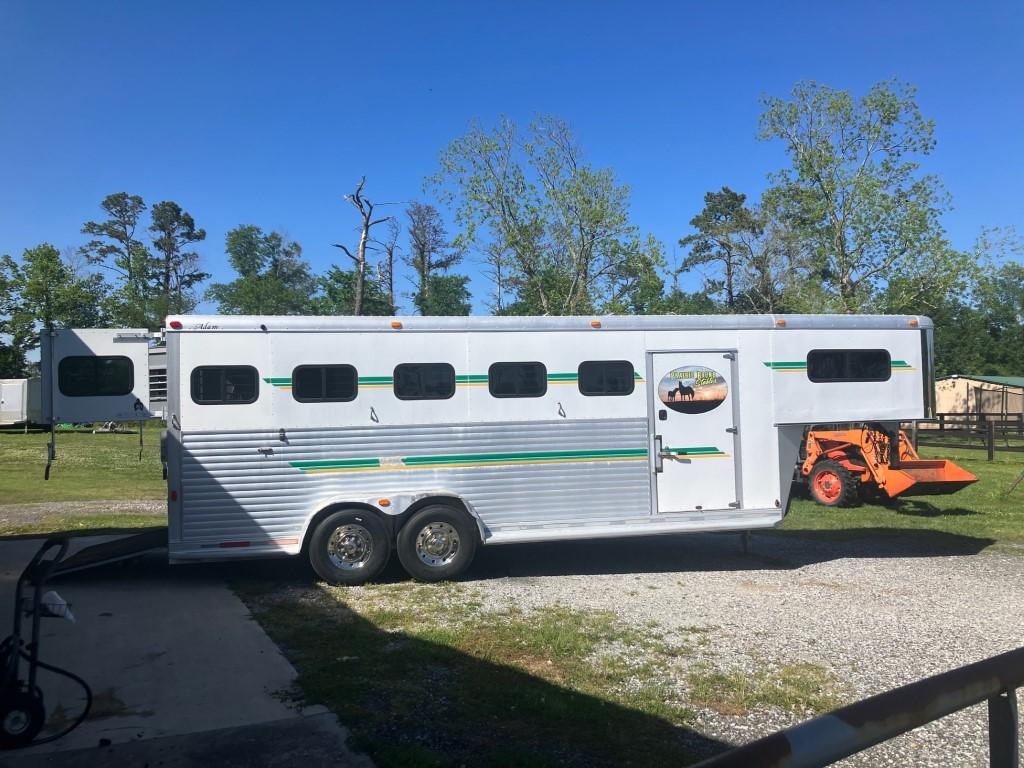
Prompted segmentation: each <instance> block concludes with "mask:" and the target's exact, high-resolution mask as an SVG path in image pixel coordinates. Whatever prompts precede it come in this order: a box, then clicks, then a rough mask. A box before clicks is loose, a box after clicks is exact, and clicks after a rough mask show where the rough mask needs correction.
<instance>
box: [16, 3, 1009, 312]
mask: <svg viewBox="0 0 1024 768" xmlns="http://www.w3.org/2000/svg"><path fill="white" fill-rule="evenodd" d="M893 76H896V77H899V78H901V79H904V80H906V81H909V82H911V83H914V84H916V85H917V86H918V88H919V93H918V96H919V102H920V105H921V107H922V110H923V111H924V113H925V114H926V115H927V116H928V117H931V118H933V119H934V120H935V121H936V124H937V131H936V135H937V139H938V146H937V148H936V151H935V153H934V154H933V155H932V156H931V157H930V158H928V159H927V161H926V169H927V170H928V171H930V172H933V173H935V174H937V175H938V176H939V177H941V179H942V180H943V182H944V183H945V184H946V186H947V188H948V190H949V192H950V193H951V195H952V199H953V205H954V209H953V211H952V212H950V213H949V214H948V215H947V216H946V218H945V224H946V226H947V228H948V231H949V234H950V237H951V238H952V240H953V242H954V244H955V245H957V246H959V247H965V248H966V247H968V246H969V245H970V244H971V243H972V241H973V240H974V238H975V236H976V235H977V233H978V231H979V230H980V229H981V227H983V226H992V225H1015V226H1017V228H1018V229H1019V230H1021V231H1024V197H1022V195H1021V190H1020V186H1021V181H1022V179H1024V152H1022V150H1024V3H1021V2H1020V0H1013V1H1012V2H1011V1H1007V2H993V3H986V2H979V3H963V2H945V1H940V2H906V3H900V2H862V3H823V2H801V3H798V2H791V3H785V2H783V3H764V2H758V3H750V4H748V5H743V4H739V3H716V2H701V3H697V2H672V3H647V4H641V3H626V2H564V3H555V2H517V3H502V4H498V3H481V2H451V3H443V2H433V3H426V2H421V3H411V2H410V3H397V2H396V3H379V4H373V3H368V4H362V3H361V4H354V3H326V2H325V3H310V2H291V3H260V2H244V3H243V2H237V3H229V2H222V3H209V2H174V3H129V2H123V3H113V2H102V1H100V0H95V1H94V2H88V3H48V4H44V3H36V2H29V1H25V2H14V1H13V0H8V2H5V3H3V4H2V5H0V109H2V113H0V180H2V183H0V253H10V254H12V255H19V254H20V253H21V252H22V250H23V249H24V248H26V247H30V246H33V245H36V244H38V243H40V242H52V243H53V244H54V245H57V246H58V247H61V248H63V247H66V246H75V245H78V244H80V243H81V242H83V240H84V238H83V237H82V236H81V235H80V234H79V229H80V227H81V224H82V222H83V221H85V220H87V219H90V218H97V217H98V216H99V213H100V212H99V209H98V203H99V201H100V200H101V199H102V198H103V197H104V196H105V195H107V194H109V193H112V192H116V191H128V192H132V193H135V194H140V195H142V196H143V197H144V198H145V200H146V201H147V202H149V203H153V202H157V201H159V200H165V199H171V200H176V201H178V202H179V203H181V204H182V205H183V206H184V207H185V208H186V210H188V211H190V212H191V213H192V214H193V215H194V216H195V218H196V220H197V222H198V223H199V224H200V225H201V226H203V227H205V228H206V230H207V232H208V239H207V240H206V242H204V243H202V244H201V247H200V250H201V252H202V255H203V259H204V264H205V266H206V268H207V269H208V270H209V271H212V272H213V273H214V274H215V277H216V278H218V279H224V278H228V277H229V274H228V272H227V271H226V260H225V258H224V254H223V242H224V234H225V232H226V231H227V230H229V229H231V228H232V227H234V226H237V225H238V224H242V223H252V224H258V225H260V226H262V227H264V228H266V229H278V230H280V231H283V232H286V233H287V234H288V235H289V236H290V237H292V238H294V239H296V240H298V241H299V242H300V243H301V244H302V246H303V248H304V252H305V256H306V257H307V258H308V259H309V260H310V262H312V264H313V265H314V266H315V267H316V268H318V269H322V268H323V267H325V266H326V265H327V264H329V263H330V262H332V261H336V260H338V256H339V253H338V251H337V250H336V249H334V248H331V247H330V243H332V242H338V241H339V240H342V241H345V242H351V241H352V240H353V239H354V235H353V231H352V229H353V226H354V219H353V216H352V211H351V209H349V208H348V207H347V206H346V204H345V203H343V201H342V199H341V198H342V195H343V194H344V193H345V192H347V191H349V190H351V188H352V187H353V185H354V183H355V181H356V180H357V179H358V178H359V177H360V176H361V175H364V174H365V175H366V176H367V178H368V186H367V192H368V194H370V195H371V196H373V197H375V198H377V199H380V200H409V199H413V198H418V199H425V196H424V193H423V190H422V183H423V178H424V177H425V176H426V175H427V174H430V173H432V172H433V171H435V170H436V168H437V156H438V153H439V152H440V150H441V149H442V148H443V147H444V146H445V145H446V144H447V143H448V142H449V141H450V140H451V139H453V138H454V137H456V136H458V135H460V134H461V133H463V132H464V131H465V129H466V127H467V124H468V123H469V121H470V120H472V119H474V118H478V119H480V120H482V121H485V122H490V121H493V120H494V119H495V118H496V117H497V116H498V115H500V114H506V115H508V116H510V117H512V118H515V119H519V120H523V121H527V120H529V118H530V117H531V116H532V115H534V114H536V113H553V114H557V115H559V116H561V117H563V118H565V119H566V120H568V121H569V122H570V123H571V124H572V125H573V127H574V128H575V129H576V131H577V133H578V135H579V137H580V139H581V141H582V144H583V146H584V147H585V149H586V152H587V155H588V157H589V159H590V160H591V161H592V162H593V163H595V164H596V165H600V166H612V167H613V168H614V169H615V170H616V172H617V174H618V176H619V178H620V179H621V180H622V181H624V182H626V183H628V184H630V185H631V186H632V188H633V197H632V213H633V218H634V220H635V222H636V223H637V224H638V225H639V226H640V227H641V228H642V229H643V230H645V231H649V232H653V233H654V234H655V235H656V236H657V237H659V238H660V239H661V240H662V241H663V242H665V243H666V246H667V247H668V252H669V254H671V253H672V245H673V244H674V243H675V242H676V240H677V239H678V238H679V236H680V235H681V234H684V232H685V231H686V223H687V221H688V220H689V219H690V218H691V217H692V216H693V215H694V214H695V213H696V212H697V211H698V210H699V209H700V208H701V205H702V198H703V195H704V193H705V192H706V191H708V190H709V189H717V188H718V187H720V186H722V185H723V184H726V185H729V186H731V187H733V188H734V189H737V190H739V191H743V192H747V193H749V194H751V195H752V196H756V195H757V194H758V193H759V192H760V191H761V190H762V189H763V188H764V186H765V176H766V174H767V173H768V172H769V171H771V170H774V169H776V168H778V167H780V166H781V165H783V164H784V162H785V161H784V157H783V155H782V152H781V149H780V147H778V146H777V145H772V144H766V143H763V142H759V141H757V140H756V139H755V133H756V129H757V117H758V114H759V111H760V107H759V104H758V98H759V96H761V95H762V94H772V95H784V94H786V93H787V92H788V91H789V89H790V88H791V87H792V85H793V83H794V82H796V81H797V80H800V79H815V80H818V81H821V82H824V83H827V84H829V85H831V86H833V87H837V88H844V89H849V90H851V91H853V92H854V93H857V94H860V93H863V92H864V91H865V90H866V89H867V88H868V87H869V86H870V85H871V84H872V83H874V82H876V81H878V80H881V79H885V78H889V77H893ZM465 269H466V271H468V272H469V273H471V274H475V273H477V272H478V268H477V267H476V266H475V265H473V264H470V265H468V266H467V267H466V268H465ZM400 288H401V289H402V290H403V291H408V290H409V289H410V288H411V286H410V285H409V284H405V285H402V286H400ZM486 288H487V285H486V283H485V282H484V281H483V280H482V279H480V278H478V279H477V280H476V281H475V283H474V290H475V294H476V298H477V299H478V300H479V299H481V298H482V297H483V294H484V292H485V291H486ZM478 306H479V307H480V310H481V311H482V304H480V303H479V301H478ZM206 308H209V306H207V307H206Z"/></svg>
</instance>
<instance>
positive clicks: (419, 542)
mask: <svg viewBox="0 0 1024 768" xmlns="http://www.w3.org/2000/svg"><path fill="white" fill-rule="evenodd" d="M459 544H460V542H459V532H458V531H456V530H455V528H454V527H453V526H451V525H449V524H448V523H430V524H428V525H425V526H423V528H422V529H421V530H420V532H419V533H418V534H417V535H416V555H417V556H418V557H419V559H420V560H422V561H423V562H424V563H425V564H426V565H430V566H433V567H435V568H436V567H439V566H443V565H448V564H449V563H450V562H451V561H452V560H454V559H455V557H456V555H458V554H459Z"/></svg>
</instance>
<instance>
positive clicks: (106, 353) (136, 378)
mask: <svg viewBox="0 0 1024 768" xmlns="http://www.w3.org/2000/svg"><path fill="white" fill-rule="evenodd" d="M40 364H41V367H42V372H43V383H42V393H43V420H44V421H45V422H47V423H51V424H61V423H72V424H74V423H79V424H80V423H90V422H104V421H144V420H146V419H149V418H151V413H150V407H149V333H148V331H146V329H145V328H133V329H121V330H106V329H94V328H90V329H73V330H72V329H68V330H57V331H44V332H43V334H42V349H41V353H40Z"/></svg>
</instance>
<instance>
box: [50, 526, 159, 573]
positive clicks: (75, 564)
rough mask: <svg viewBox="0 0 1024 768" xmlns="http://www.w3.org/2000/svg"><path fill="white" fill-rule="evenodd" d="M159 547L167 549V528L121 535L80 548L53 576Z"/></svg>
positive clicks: (124, 558)
mask: <svg viewBox="0 0 1024 768" xmlns="http://www.w3.org/2000/svg"><path fill="white" fill-rule="evenodd" d="M159 549H167V529H166V528H153V529H150V530H146V531H143V532H142V533H135V534H132V535H130V536H121V537H119V538H116V539H113V540H111V541H104V542H101V543H99V544H93V545H92V546H91V547H85V549H80V550H79V551H78V552H75V554H73V555H72V556H71V557H69V558H67V559H66V560H62V561H61V562H60V563H59V564H58V565H57V567H56V568H55V569H54V571H53V574H52V576H51V577H56V576H62V575H64V574H66V573H72V572H74V571H84V570H85V569H87V568H95V567H97V566H100V565H106V564H107V563H116V562H117V561H118V560H128V559H129V558H132V557H137V556H139V555H141V554H143V553H144V552H150V551H154V550H159Z"/></svg>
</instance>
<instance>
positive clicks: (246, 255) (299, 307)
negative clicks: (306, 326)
mask: <svg viewBox="0 0 1024 768" xmlns="http://www.w3.org/2000/svg"><path fill="white" fill-rule="evenodd" d="M224 247H225V250H226V251H227V255H228V262H229V263H230V264H231V266H232V268H233V269H234V270H235V272H237V273H238V277H237V278H236V279H235V280H232V281H231V282H230V283H214V284H213V285H211V286H210V288H209V290H208V291H207V294H206V295H207V297H209V298H210V299H212V300H213V301H216V302H217V304H218V311H220V312H223V313H226V314H242V315H301V314H306V313H308V311H309V297H310V296H311V295H312V294H313V291H314V288H315V282H316V281H315V279H314V277H313V275H312V273H311V272H310V268H309V264H307V263H306V262H305V261H304V260H303V259H302V247H301V246H300V245H299V244H298V243H296V242H292V241H289V240H287V239H285V237H284V235H282V234H280V233H278V232H269V233H264V232H263V230H262V229H260V228H259V227H257V226H255V225H252V224H245V225H242V226H240V227H235V228H234V229H232V230H231V231H230V232H228V234H227V236H226V237H225V242H224Z"/></svg>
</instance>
